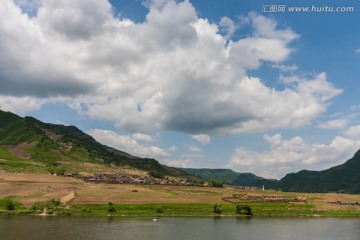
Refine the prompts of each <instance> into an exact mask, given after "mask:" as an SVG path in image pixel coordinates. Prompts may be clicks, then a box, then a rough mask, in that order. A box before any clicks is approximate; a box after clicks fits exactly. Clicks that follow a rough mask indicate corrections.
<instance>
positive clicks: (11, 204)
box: [5, 199, 15, 211]
mask: <svg viewBox="0 0 360 240" xmlns="http://www.w3.org/2000/svg"><path fill="white" fill-rule="evenodd" d="M5 209H6V210H8V211H12V210H15V204H14V202H13V201H11V200H10V199H6V200H5Z"/></svg>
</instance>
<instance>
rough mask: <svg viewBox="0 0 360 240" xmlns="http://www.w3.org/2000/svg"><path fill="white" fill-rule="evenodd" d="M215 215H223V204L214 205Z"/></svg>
mask: <svg viewBox="0 0 360 240" xmlns="http://www.w3.org/2000/svg"><path fill="white" fill-rule="evenodd" d="M214 213H218V214H221V213H222V210H221V204H218V203H215V204H214Z"/></svg>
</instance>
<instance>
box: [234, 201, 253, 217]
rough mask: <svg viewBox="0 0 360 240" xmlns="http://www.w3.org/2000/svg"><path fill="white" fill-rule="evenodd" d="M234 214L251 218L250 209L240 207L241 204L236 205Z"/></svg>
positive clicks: (244, 206)
mask: <svg viewBox="0 0 360 240" xmlns="http://www.w3.org/2000/svg"><path fill="white" fill-rule="evenodd" d="M235 212H236V214H245V215H248V216H252V215H253V214H252V210H251V207H250V206H249V205H241V204H237V205H236V207H235Z"/></svg>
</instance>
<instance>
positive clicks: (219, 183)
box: [209, 180, 224, 188]
mask: <svg viewBox="0 0 360 240" xmlns="http://www.w3.org/2000/svg"><path fill="white" fill-rule="evenodd" d="M209 185H210V186H212V187H218V188H222V187H224V185H223V184H222V182H219V181H215V180H212V181H209Z"/></svg>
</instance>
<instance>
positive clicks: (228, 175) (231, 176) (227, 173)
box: [183, 168, 277, 188]
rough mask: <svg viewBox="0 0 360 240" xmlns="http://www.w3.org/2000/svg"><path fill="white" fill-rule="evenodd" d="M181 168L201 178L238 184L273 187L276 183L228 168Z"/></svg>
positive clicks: (275, 181)
mask: <svg viewBox="0 0 360 240" xmlns="http://www.w3.org/2000/svg"><path fill="white" fill-rule="evenodd" d="M183 170H184V171H185V172H187V173H189V174H192V175H195V176H197V177H200V178H202V179H206V180H216V181H220V182H222V183H226V184H235V185H240V186H256V187H262V186H264V185H265V186H266V187H267V188H270V187H271V188H273V187H274V185H276V183H277V180H272V179H270V180H269V179H265V178H262V177H258V176H256V175H254V174H252V173H238V172H234V171H232V170H230V169H208V168H202V169H196V168H183ZM275 187H276V186H275Z"/></svg>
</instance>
